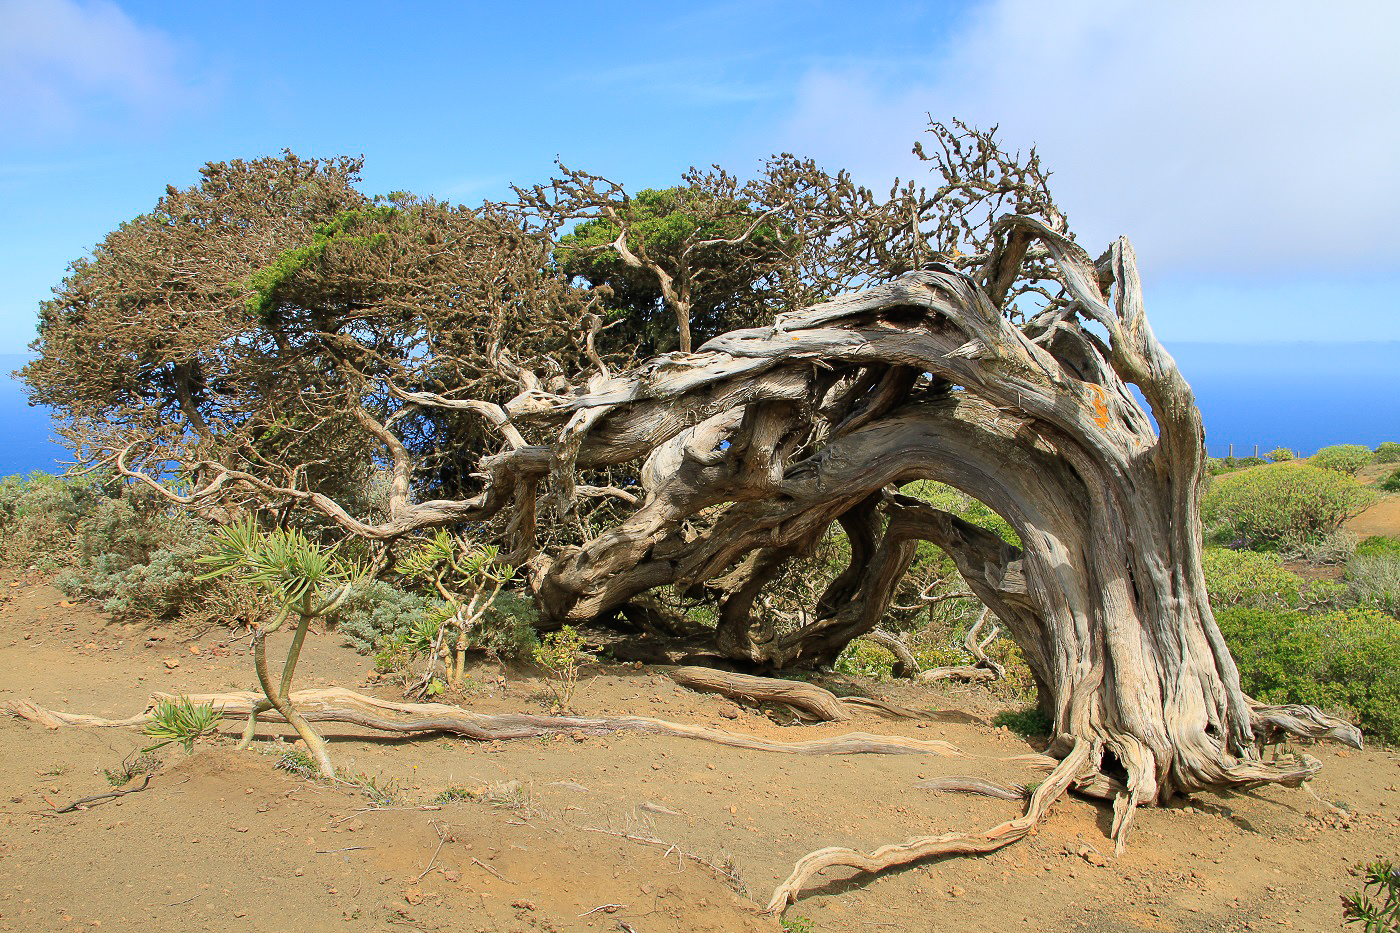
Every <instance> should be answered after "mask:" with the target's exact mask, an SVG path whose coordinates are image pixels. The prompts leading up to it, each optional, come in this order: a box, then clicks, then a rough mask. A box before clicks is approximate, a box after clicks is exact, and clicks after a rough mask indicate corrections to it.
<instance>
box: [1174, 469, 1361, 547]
mask: <svg viewBox="0 0 1400 933" xmlns="http://www.w3.org/2000/svg"><path fill="white" fill-rule="evenodd" d="M1373 495H1374V494H1373V493H1371V492H1370V491H1369V490H1367V489H1366V487H1364V486H1362V485H1361V484H1360V483H1358V482H1357V481H1356V480H1355V479H1353V478H1352V477H1350V476H1346V475H1344V474H1342V473H1338V472H1334V471H1332V470H1320V469H1317V468H1316V467H1311V466H1305V465H1301V464H1292V463H1274V464H1269V465H1267V466H1262V467H1258V468H1257V469H1253V470H1247V471H1244V472H1241V473H1233V474H1230V475H1227V476H1219V477H1216V478H1215V479H1213V480H1212V481H1211V484H1210V489H1209V490H1208V491H1207V492H1206V496H1205V500H1204V502H1203V503H1202V506H1201V517H1202V519H1203V520H1204V522H1205V523H1206V524H1207V525H1208V526H1211V527H1212V528H1213V529H1215V530H1217V531H1222V532H1224V533H1225V534H1226V535H1227V536H1229V537H1231V538H1233V540H1234V541H1235V542H1238V543H1239V544H1242V545H1244V546H1247V547H1261V546H1262V547H1266V548H1280V547H1282V548H1299V547H1301V546H1302V545H1303V544H1305V543H1307V542H1310V541H1311V542H1316V541H1318V540H1320V539H1321V538H1323V537H1324V536H1325V535H1328V534H1330V533H1332V532H1334V531H1336V530H1337V529H1338V528H1339V527H1340V526H1341V524H1342V522H1343V521H1345V520H1346V519H1347V518H1348V517H1350V516H1351V515H1353V514H1355V513H1356V512H1357V511H1359V510H1360V509H1361V508H1363V507H1364V506H1365V505H1366V504H1367V503H1368V502H1369V501H1370V500H1371V498H1372V497H1373Z"/></svg>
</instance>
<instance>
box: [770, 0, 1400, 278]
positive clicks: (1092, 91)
mask: <svg viewBox="0 0 1400 933" xmlns="http://www.w3.org/2000/svg"><path fill="white" fill-rule="evenodd" d="M1397 40H1400V4H1396V3H1394V2H1393V0H1350V2H1349V0H1343V2H1339V3H1336V4H1331V5H1329V6H1327V7H1325V8H1324V7H1322V6H1319V5H1318V4H1316V3H1302V2H1297V0H1274V2H1219V0H1214V2H1204V0H1183V2H1161V3H1143V2H1130V0H1119V2H1111V0H1103V2H1092V0H1060V2H1057V3H1054V4H1048V3H1040V2H1035V0H994V2H991V3H989V4H988V5H986V6H985V7H983V8H981V9H980V10H978V11H977V13H976V14H975V15H974V16H972V17H970V18H969V19H968V21H967V22H966V23H965V24H964V25H963V26H962V27H960V30H959V32H958V33H957V34H954V35H952V36H950V37H948V41H947V42H946V44H944V45H941V46H939V47H937V48H935V49H934V50H933V51H931V53H930V58H929V60H928V61H923V62H905V63H902V64H896V65H894V66H885V67H881V68H879V69H878V70H876V69H872V68H869V67H866V68H854V69H845V70H840V69H824V70H813V71H810V72H809V73H808V74H807V75H806V77H805V79H804V81H803V82H802V84H801V86H800V87H799V89H798V93H797V97H796V101H795V106H794V110H793V113H792V114H791V116H790V119H789V120H788V121H787V123H786V126H785V127H784V129H783V131H782V140H781V144H782V145H783V146H784V147H786V148H790V149H792V150H793V151H796V152H799V153H804V154H810V155H813V156H814V157H816V158H818V159H819V160H822V161H827V162H829V163H831V164H833V165H843V166H847V167H850V168H852V170H853V171H855V172H856V173H857V175H858V176H859V177H862V178H864V179H866V180H869V181H874V180H877V179H884V178H887V177H888V176H890V175H893V174H896V173H898V174H901V175H903V176H905V177H908V176H909V175H910V173H911V171H918V172H923V171H924V168H922V167H920V166H917V164H916V163H914V161H913V160H912V158H910V157H908V156H906V155H905V154H906V153H907V152H908V149H909V145H910V143H911V142H912V141H913V139H914V138H915V137H917V136H918V135H919V132H920V130H921V129H922V128H923V126H924V123H925V120H924V114H925V113H926V112H931V113H932V114H933V115H934V117H935V118H939V119H947V118H951V117H955V116H956V117H962V118H963V119H966V120H968V121H969V122H973V123H976V124H977V125H980V126H984V127H985V126H989V125H991V124H994V123H995V124H1000V126H1001V129H1002V136H1003V138H1004V139H1005V140H1006V141H1007V142H1008V143H1009V144H1011V145H1014V146H1021V147H1024V146H1027V145H1030V144H1032V143H1034V144H1036V145H1037V146H1038V147H1039V149H1040V151H1041V154H1042V156H1043V157H1044V159H1045V162H1046V165H1047V166H1048V167H1049V168H1050V169H1051V170H1052V171H1053V172H1054V173H1055V178H1054V179H1053V182H1052V184H1053V186H1054V189H1055V191H1056V193H1057V196H1058V198H1059V199H1060V201H1061V203H1062V204H1063V206H1064V207H1065V209H1066V210H1067V211H1068V213H1069V215H1070V219H1071V222H1072V223H1073V225H1074V226H1075V228H1076V229H1077V230H1078V231H1079V235H1080V238H1081V240H1083V241H1084V242H1085V244H1086V246H1088V247H1089V248H1090V249H1094V248H1097V247H1098V246H1101V245H1103V244H1104V243H1105V242H1106V241H1107V240H1108V239H1109V238H1110V237H1112V236H1116V235H1118V234H1120V233H1124V234H1127V235H1128V236H1130V237H1131V238H1132V239H1133V240H1134V242H1135V244H1136V245H1137V247H1138V252H1139V256H1140V257H1142V259H1143V261H1144V263H1145V264H1147V265H1148V268H1149V270H1150V271H1152V270H1155V271H1157V272H1163V273H1166V272H1182V271H1187V270H1190V271H1191V272H1192V273H1197V274H1199V273H1202V272H1205V273H1213V274H1222V275H1223V274H1235V273H1240V272H1255V273H1258V272H1264V271H1276V270H1279V269H1283V268H1288V267H1292V268H1295V269H1296V268H1297V267H1298V266H1299V265H1300V264H1301V265H1307V264H1313V265H1319V264H1320V265H1327V266H1330V267H1332V268H1333V269H1335V270H1336V271H1341V270H1369V271H1370V272H1372V273H1374V272H1376V271H1377V267H1378V266H1379V267H1389V268H1391V269H1394V268H1395V266H1396V264H1397V251H1396V249H1395V245H1396V242H1397V237H1396V235H1395V233H1394V229H1393V217H1394V215H1395V213H1396V212H1397V210H1400V171H1397V170H1396V166H1397V164H1400V162H1397V153H1400V55H1396V54H1395V53H1394V47H1395V46H1396V44H1397ZM877 154H879V155H877ZM872 157H873V158H872Z"/></svg>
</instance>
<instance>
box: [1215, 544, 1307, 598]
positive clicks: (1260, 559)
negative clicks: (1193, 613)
mask: <svg viewBox="0 0 1400 933" xmlns="http://www.w3.org/2000/svg"><path fill="white" fill-rule="evenodd" d="M1201 567H1202V569H1203V570H1204V571H1205V577H1206V591H1207V592H1209V593H1210V603H1211V605H1212V606H1214V607H1215V608H1217V609H1222V608H1229V607H1232V606H1239V607H1243V608H1248V609H1292V608H1296V607H1297V605H1298V603H1299V601H1300V597H1301V594H1302V592H1303V585H1304V584H1303V578H1302V577H1300V576H1298V575H1297V574H1296V573H1293V572H1292V571H1289V570H1286V569H1284V567H1283V558H1282V557H1280V556H1279V555H1277V554H1269V553H1263V554H1261V553H1258V552H1256V551H1233V550H1230V549H1229V548H1207V549H1206V552H1205V553H1204V554H1203V555H1201Z"/></svg>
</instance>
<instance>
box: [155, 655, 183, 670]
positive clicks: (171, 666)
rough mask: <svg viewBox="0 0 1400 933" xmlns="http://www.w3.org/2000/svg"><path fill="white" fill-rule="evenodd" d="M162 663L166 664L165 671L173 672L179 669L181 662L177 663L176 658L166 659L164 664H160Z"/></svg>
mask: <svg viewBox="0 0 1400 933" xmlns="http://www.w3.org/2000/svg"><path fill="white" fill-rule="evenodd" d="M160 663H162V664H164V665H165V669H166V670H168V671H173V670H175V668H177V667H179V666H180V662H179V661H177V660H175V659H174V658H166V659H165V660H164V661H162V662H160Z"/></svg>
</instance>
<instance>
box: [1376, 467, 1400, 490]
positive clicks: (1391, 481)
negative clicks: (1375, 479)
mask: <svg viewBox="0 0 1400 933" xmlns="http://www.w3.org/2000/svg"><path fill="white" fill-rule="evenodd" d="M1379 485H1380V487H1381V488H1382V489H1384V490H1385V491H1386V492H1400V470H1396V471H1395V472H1394V473H1391V474H1390V475H1389V476H1387V477H1386V478H1385V479H1383V480H1381V481H1380V484H1379Z"/></svg>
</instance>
